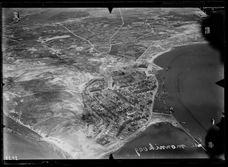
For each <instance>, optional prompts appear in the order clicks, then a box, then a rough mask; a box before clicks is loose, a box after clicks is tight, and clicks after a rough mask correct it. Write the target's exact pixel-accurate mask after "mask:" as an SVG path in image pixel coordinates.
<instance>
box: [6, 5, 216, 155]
mask: <svg viewBox="0 0 228 167" xmlns="http://www.w3.org/2000/svg"><path fill="white" fill-rule="evenodd" d="M13 11H18V12H19V13H20V20H19V21H18V20H17V21H15V19H14V18H13V15H12V13H13ZM3 13H4V15H3V34H4V35H3V47H2V48H3V82H4V84H5V85H4V88H3V97H4V98H3V99H4V116H5V117H8V118H10V119H11V121H15V122H16V123H17V124H19V125H20V126H23V127H26V128H27V129H30V130H31V131H27V130H21V131H23V132H21V133H28V134H30V133H32V134H33V133H34V134H37V135H38V136H40V137H39V139H36V140H42V141H45V142H46V143H49V144H50V145H52V146H54V147H56V149H57V150H61V151H62V153H63V154H64V155H66V156H65V158H71V159H84V158H86V159H87V158H104V157H106V156H107V155H109V154H110V153H113V152H115V151H117V150H119V149H120V148H121V147H123V146H124V145H125V144H126V143H128V142H129V141H132V140H133V139H134V138H135V137H137V136H138V135H139V134H142V133H143V131H145V130H146V129H147V127H149V126H150V127H151V126H152V127H154V126H156V125H157V124H159V125H160V124H161V125H162V127H163V123H165V125H164V128H161V130H159V129H157V130H153V128H152V131H153V132H154V133H157V132H158V134H159V131H161V137H162V136H163V134H162V133H163V132H162V131H163V130H164V129H169V131H174V132H173V133H175V135H177V136H179V137H180V138H181V139H184V140H185V139H186V136H185V135H187V136H188V137H187V139H186V140H187V142H189V143H191V145H192V146H194V147H197V149H201V150H202V149H203V145H202V142H201V141H199V140H196V139H195V136H192V135H191V134H190V133H189V132H188V131H187V130H186V128H185V127H184V126H182V124H181V123H180V122H181V121H182V116H183V119H185V116H184V114H183V115H182V116H181V114H171V113H170V112H169V107H170V105H166V104H165V103H167V104H168V101H167V102H166V99H165V100H164V97H163V96H162V95H161V91H160V90H161V88H162V89H163V87H164V86H165V87H166V86H167V83H169V81H166V80H165V79H164V78H163V77H162V72H161V73H160V71H161V70H162V69H163V66H162V65H161V67H159V66H160V64H157V65H156V64H155V63H154V59H155V58H156V57H158V56H160V55H163V54H164V53H165V52H169V51H170V50H171V49H172V48H174V47H176V46H180V45H189V44H196V43H205V40H204V39H203V37H202V36H201V34H200V26H199V21H200V20H201V19H202V17H203V16H204V14H203V13H202V12H201V11H200V10H199V9H193V8H186V9H172V8H169V9H168V8H167V9H156V8H153V9H114V10H113V12H112V13H111V14H109V13H108V10H106V9H99V8H97V9H92V8H89V9H86V8H85V9H73V8H72V9H70V8H69V9H63V8H61V9H54V8H53V9H29V8H28V9H4V10H3ZM171 52H172V51H171ZM180 54H181V53H179V55H180ZM162 57H163V56H162ZM180 68H181V67H180ZM180 68H179V69H180ZM157 74H159V76H158V75H157ZM193 75H194V74H193ZM170 76H172V74H170ZM175 77H176V78H178V76H174V78H175ZM188 79H189V78H188ZM193 80H194V79H193ZM189 82H190V83H193V81H189ZM170 85H172V84H170ZM160 87H161V88H160ZM159 88H160V89H159ZM171 89H172V88H171ZM187 89H188V88H187ZM173 90H175V88H173ZM157 92H158V93H157ZM215 93H216V92H215ZM183 96H184V95H183ZM183 99H184V100H185V101H189V100H191V98H189V97H187V96H186V97H184V98H183ZM184 100H183V101H184ZM155 101H159V102H158V103H157V102H155ZM159 103H160V105H159ZM163 103H164V104H163ZM183 103H184V102H183ZM176 105H178V104H176ZM174 108H175V107H174ZM205 110H206V109H205ZM175 111H176V109H175ZM184 112H185V111H183V113H184ZM176 113H181V111H180V110H179V111H176ZM176 117H177V118H176ZM199 117H200V116H199ZM189 119H190V118H189ZM5 124H6V125H5V126H6V127H8V128H9V129H11V131H12V132H15V131H17V130H18V129H17V128H15V127H16V126H15V127H10V126H9V125H8V123H7V122H6V123H5ZM166 124H168V125H166ZM170 126H171V127H170ZM190 126H191V125H190ZM192 127H193V125H192ZM189 129H190V128H189ZM179 131H180V132H179ZM19 132H20V130H19ZM165 133H166V132H165ZM28 134H26V135H25V136H29V135H28ZM149 136H150V135H149ZM157 136H159V135H157ZM9 138H10V137H9ZM28 140H29V139H28ZM161 141H162V140H161ZM12 142H13V141H12ZM172 142H173V141H172V140H171V139H170V140H167V141H166V140H165V144H168V143H169V144H171V145H172V144H173V143H172ZM174 144H175V143H174ZM176 144H178V143H176ZM185 144H186V143H185ZM9 147H10V146H9ZM34 147H36V146H34ZM167 147H168V146H167ZM175 147H176V146H175ZM181 147H182V146H181ZM137 149H138V150H140V148H137ZM9 150H10V149H9ZM61 151H60V152H61ZM163 151H164V150H162V151H161V152H163ZM182 151H184V150H182ZM44 152H45V151H44ZM135 153H136V152H134V154H135ZM142 154H143V153H142ZM165 154H166V153H164V155H165ZM177 155H178V154H177ZM37 156H38V157H37V158H42V156H41V155H40V156H39V155H37ZM160 156H161V157H162V156H163V155H162V154H160ZM21 159H23V158H21Z"/></svg>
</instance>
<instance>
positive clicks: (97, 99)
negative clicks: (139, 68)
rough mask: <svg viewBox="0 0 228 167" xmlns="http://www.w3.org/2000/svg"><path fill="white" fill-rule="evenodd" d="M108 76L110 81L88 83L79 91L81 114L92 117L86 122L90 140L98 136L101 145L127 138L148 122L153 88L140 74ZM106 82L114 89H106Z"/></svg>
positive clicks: (153, 80) (129, 73) (142, 74)
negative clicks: (82, 105) (82, 110)
mask: <svg viewBox="0 0 228 167" xmlns="http://www.w3.org/2000/svg"><path fill="white" fill-rule="evenodd" d="M111 75H112V77H111V80H110V81H106V80H105V79H95V80H92V81H90V82H89V83H88V84H87V86H86V88H85V90H84V92H83V102H84V109H85V111H84V113H89V115H90V117H93V120H94V121H93V122H89V124H93V131H94V136H93V137H94V138H96V137H97V136H99V137H98V138H96V139H97V142H98V143H100V144H102V143H103V144H102V145H104V144H108V143H109V142H110V140H112V139H115V138H116V139H122V138H125V136H129V135H130V134H132V133H133V132H135V131H136V130H138V129H139V128H140V127H142V126H143V125H144V124H145V123H146V122H147V121H148V119H149V118H150V114H151V112H152V111H151V109H152V103H153V94H154V91H155V88H156V87H157V85H156V80H155V79H154V78H153V77H152V76H150V77H148V76H146V75H145V74H144V72H116V73H115V72H114V73H112V74H111ZM109 82H112V84H111V85H112V86H113V87H114V88H110V83H109ZM108 85H109V86H108ZM115 85H118V87H116V86H115ZM98 125H99V126H98ZM100 125H104V126H105V128H104V127H103V126H102V128H101V126H100ZM101 133H103V135H102V134H101ZM108 139H110V140H109V141H107V140H108Z"/></svg>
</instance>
